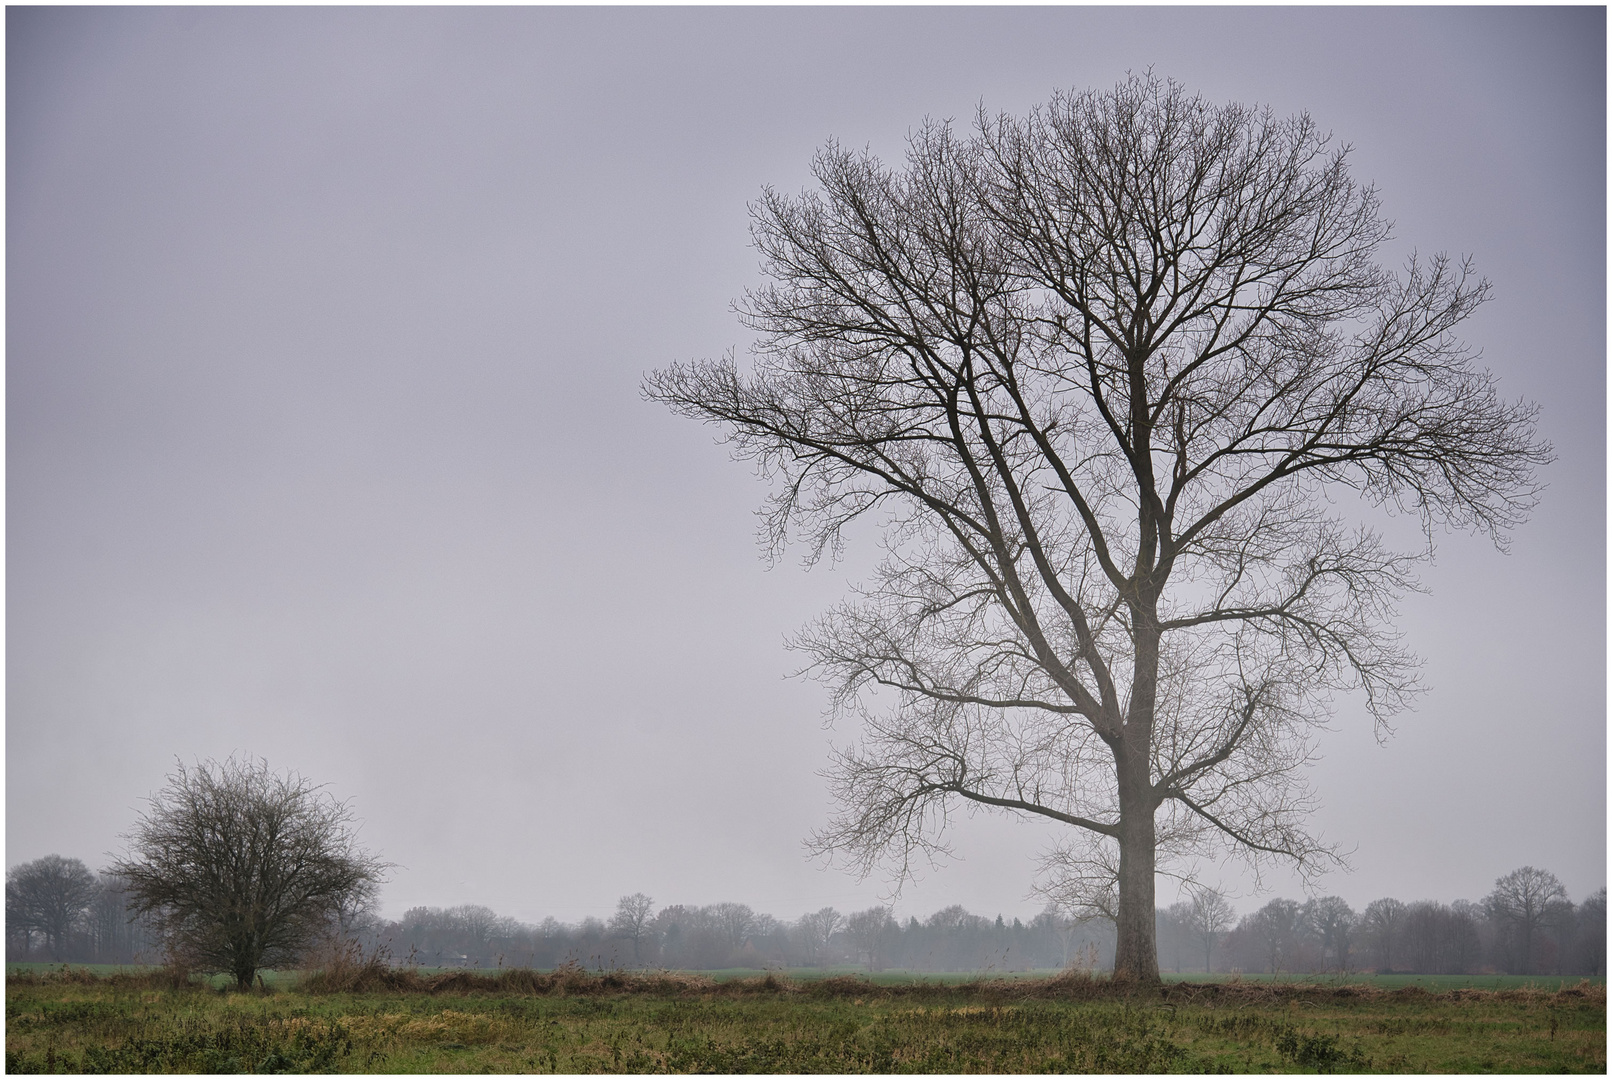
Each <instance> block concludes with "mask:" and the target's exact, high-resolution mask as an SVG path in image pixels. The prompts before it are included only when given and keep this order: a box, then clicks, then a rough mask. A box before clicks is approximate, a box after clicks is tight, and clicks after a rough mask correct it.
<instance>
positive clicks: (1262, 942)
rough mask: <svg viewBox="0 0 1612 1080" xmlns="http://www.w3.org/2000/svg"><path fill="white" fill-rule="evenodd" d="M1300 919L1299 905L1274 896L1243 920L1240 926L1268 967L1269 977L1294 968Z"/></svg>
mask: <svg viewBox="0 0 1612 1080" xmlns="http://www.w3.org/2000/svg"><path fill="white" fill-rule="evenodd" d="M1303 918H1304V912H1303V909H1302V908H1301V907H1300V906H1299V904H1298V902H1297V901H1296V900H1288V899H1285V898H1283V897H1277V898H1276V899H1274V900H1272V901H1270V902H1269V903H1267V904H1266V905H1265V906H1264V907H1262V908H1260V909H1259V910H1258V911H1256V912H1254V913H1253V914H1251V915H1247V916H1245V917H1244V918H1243V926H1244V928H1245V929H1246V930H1247V931H1248V933H1249V936H1250V937H1252V938H1253V940H1254V942H1255V944H1256V945H1257V947H1258V948H1259V951H1260V953H1261V954H1262V955H1263V956H1264V958H1265V961H1266V963H1267V964H1269V965H1270V970H1271V974H1273V975H1274V974H1275V973H1276V972H1278V971H1293V970H1296V969H1297V967H1298V965H1297V963H1295V960H1296V958H1297V957H1296V954H1297V951H1298V950H1297V945H1298V942H1299V934H1300V931H1301V930H1302V928H1303Z"/></svg>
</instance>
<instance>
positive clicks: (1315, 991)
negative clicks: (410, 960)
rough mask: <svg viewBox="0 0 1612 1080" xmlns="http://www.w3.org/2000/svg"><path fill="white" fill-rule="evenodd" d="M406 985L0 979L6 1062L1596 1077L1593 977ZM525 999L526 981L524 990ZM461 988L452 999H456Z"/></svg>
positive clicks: (619, 980) (180, 1068) (516, 980)
mask: <svg viewBox="0 0 1612 1080" xmlns="http://www.w3.org/2000/svg"><path fill="white" fill-rule="evenodd" d="M409 985H410V986H413V987H417V988H416V989H409V990H403V991H380V992H364V993H351V992H331V993H310V992H306V991H304V990H295V989H292V990H285V989H282V990H266V991H253V992H250V993H236V992H223V991H219V990H214V989H210V988H207V987H204V986H201V985H199V984H197V985H193V986H191V987H189V988H186V989H172V988H167V989H164V988H160V987H159V986H158V985H157V984H156V983H155V982H154V981H151V980H142V979H140V978H137V977H130V976H124V977H121V978H107V979H89V978H84V977H77V978H70V979H69V978H61V977H49V976H47V977H43V978H42V977H39V976H22V977H19V978H15V979H8V980H7V986H6V1068H7V1071H8V1072H572V1073H579V1072H775V1073H795V1072H880V1073H895V1072H948V1073H955V1072H1224V1071H1233V1072H1317V1071H1319V1072H1332V1071H1339V1072H1406V1071H1433V1072H1495V1071H1499V1072H1552V1071H1569V1072H1604V1071H1605V1069H1606V995H1605V989H1604V987H1602V986H1596V985H1584V986H1575V987H1571V988H1567V989H1564V990H1561V991H1557V992H1545V991H1542V990H1538V989H1525V990H1507V991H1499V992H1496V991H1481V990H1461V991H1453V992H1447V993H1429V992H1426V991H1424V990H1421V989H1417V988H1408V989H1402V990H1398V991H1391V992H1386V991H1382V990H1378V989H1375V988H1372V987H1369V986H1354V987H1350V986H1332V987H1326V986H1318V985H1313V984H1312V985H1298V986H1273V985H1270V984H1262V983H1255V982H1236V983H1222V984H1209V983H1174V984H1167V985H1166V986H1165V987H1162V988H1155V989H1151V990H1130V989H1127V988H1125V987H1123V986H1115V985H1112V984H1109V983H1107V982H1106V981H1104V980H1092V979H1082V978H1079V977H1072V978H1064V979H1059V980H1042V981H1036V980H1022V979H1021V980H1012V981H1010V980H998V981H987V982H974V983H970V984H964V985H955V984H953V985H946V984H940V983H936V982H928V983H912V982H909V983H907V984H884V985H880V984H875V983H871V982H868V981H867V980H859V979H852V978H846V977H844V976H839V977H830V978H827V979H821V980H818V981H816V982H811V983H808V982H795V981H791V980H780V979H779V978H777V976H776V975H775V976H774V977H773V978H772V979H771V980H741V979H730V980H729V981H727V982H715V981H712V980H708V979H696V978H688V977H681V978H680V977H673V976H649V977H643V978H639V979H635V978H634V977H630V976H628V977H623V976H621V975H619V974H612V975H607V976H589V975H586V974H585V973H580V972H571V973H569V974H566V975H564V976H563V977H556V976H546V977H541V978H540V977H535V976H533V975H531V974H530V973H527V974H522V973H518V972H516V973H505V974H504V975H503V976H495V977H492V978H475V977H469V978H467V977H464V976H463V975H445V976H441V977H439V979H438V980H436V981H434V982H432V981H428V980H416V981H415V982H413V983H410V984H409ZM521 986H525V987H527V988H529V989H527V990H526V991H520V990H518V989H516V988H517V987H521ZM449 988H452V989H449Z"/></svg>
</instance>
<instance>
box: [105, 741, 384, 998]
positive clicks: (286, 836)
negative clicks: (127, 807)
mask: <svg viewBox="0 0 1612 1080" xmlns="http://www.w3.org/2000/svg"><path fill="white" fill-rule="evenodd" d="M127 839H128V841H129V847H130V853H129V854H128V855H127V856H126V857H125V858H123V859H121V860H119V861H118V862H117V863H115V864H114V865H113V867H112V868H111V869H112V873H114V874H117V875H119V876H120V877H121V878H123V880H124V881H125V882H126V883H127V887H128V890H129V893H130V895H131V898H132V901H133V904H132V906H133V908H134V909H135V910H136V911H138V912H140V913H142V914H144V915H147V916H148V917H149V918H150V919H151V920H152V922H153V923H154V924H155V926H156V927H157V929H158V931H159V932H160V934H161V936H162V939H163V942H164V945H165V947H166V948H167V950H168V952H169V954H170V955H171V956H172V957H174V959H176V960H178V961H180V962H182V963H184V964H185V965H187V966H189V967H192V968H194V969H196V970H199V971H222V972H227V973H229V974H230V975H233V976H234V977H235V981H236V984H237V985H238V986H240V987H241V988H243V989H244V988H246V987H250V986H251V985H252V977H253V975H255V974H256V972H257V971H258V969H259V968H263V967H269V966H273V965H276V964H288V963H294V962H296V960H297V959H298V957H299V956H300V954H301V953H302V952H303V950H304V949H306V948H307V947H308V946H309V945H310V944H312V943H313V942H314V941H316V940H317V939H318V938H319V937H320V936H321V935H322V934H325V933H327V932H329V931H331V930H332V929H333V928H337V929H339V927H340V925H341V923H342V921H343V920H344V919H346V918H348V917H350V916H352V915H354V914H356V913H357V911H358V910H359V909H361V908H362V907H364V906H365V905H366V904H367V903H368V902H369V900H370V899H371V898H372V897H373V895H374V890H375V888H376V886H377V885H378V884H379V883H380V880H381V874H382V872H383V870H384V867H385V864H383V863H381V862H380V861H378V860H377V859H376V858H375V857H374V856H372V855H370V854H368V853H367V852H365V851H364V850H363V849H362V848H360V847H359V846H358V841H357V836H356V830H355V826H354V822H353V814H352V811H351V809H350V808H349V807H348V806H347V804H346V803H343V802H339V801H337V800H336V799H334V798H331V797H330V796H329V794H327V793H326V792H325V791H324V790H323V788H321V787H320V786H319V785H316V784H314V783H313V782H311V781H309V780H306V779H304V778H303V777H301V776H298V775H296V774H295V773H275V772H273V771H271V770H270V769H269V766H268V763H267V762H264V761H261V760H252V759H236V758H231V759H229V760H227V761H225V762H222V763H219V762H213V761H208V762H203V763H201V764H198V765H196V766H194V767H188V768H187V767H186V766H185V765H183V764H180V765H179V767H178V768H177V769H176V771H175V772H174V773H173V774H172V775H171V776H169V777H168V783H167V786H165V787H164V788H163V789H162V790H161V791H159V792H157V793H156V794H155V795H153V796H152V797H151V800H150V806H149V808H148V809H147V811H146V812H145V813H144V814H143V815H142V816H141V818H140V820H139V822H138V823H137V824H136V825H135V827H134V829H133V831H132V832H131V833H130V834H129V835H128V837H127Z"/></svg>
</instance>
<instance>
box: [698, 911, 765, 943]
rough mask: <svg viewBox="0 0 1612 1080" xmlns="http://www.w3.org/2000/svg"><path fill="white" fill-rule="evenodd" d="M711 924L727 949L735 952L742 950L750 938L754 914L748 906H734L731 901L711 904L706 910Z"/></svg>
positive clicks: (754, 919)
mask: <svg viewBox="0 0 1612 1080" xmlns="http://www.w3.org/2000/svg"><path fill="white" fill-rule="evenodd" d="M707 910H708V911H709V912H710V917H711V923H712V925H713V926H714V927H715V928H716V931H717V933H719V934H720V935H721V936H722V940H723V941H724V942H725V943H726V944H727V946H728V948H729V949H733V950H735V951H737V950H739V949H742V948H744V943H745V941H746V940H747V939H748V938H749V937H750V931H751V928H752V927H753V926H754V925H755V921H756V913H755V912H754V911H753V910H751V908H750V905H749V904H736V903H734V902H733V901H731V900H729V901H724V902H723V903H720V904H712V905H711V906H710V907H709V908H708V909H707Z"/></svg>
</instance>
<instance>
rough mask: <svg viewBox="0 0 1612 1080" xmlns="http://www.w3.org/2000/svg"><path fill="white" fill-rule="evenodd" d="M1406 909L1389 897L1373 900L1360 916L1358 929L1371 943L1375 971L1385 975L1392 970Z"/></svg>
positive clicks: (1403, 928) (1402, 931) (1402, 904)
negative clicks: (1375, 962)
mask: <svg viewBox="0 0 1612 1080" xmlns="http://www.w3.org/2000/svg"><path fill="white" fill-rule="evenodd" d="M1406 911H1407V909H1406V907H1405V904H1404V903H1403V902H1402V901H1399V900H1395V899H1394V898H1393V897H1391V896H1385V897H1383V898H1382V899H1381V900H1373V901H1372V902H1371V903H1369V904H1367V905H1366V910H1365V911H1363V912H1361V914H1360V927H1361V929H1362V930H1363V931H1365V934H1366V937H1367V939H1368V940H1369V941H1370V942H1371V947H1372V952H1373V954H1374V955H1375V956H1376V958H1377V970H1378V971H1380V972H1382V973H1383V974H1385V975H1386V974H1387V973H1389V972H1391V971H1393V970H1394V950H1395V948H1396V947H1397V946H1398V945H1399V937H1400V935H1401V934H1402V933H1404V930H1405V919H1406Z"/></svg>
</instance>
